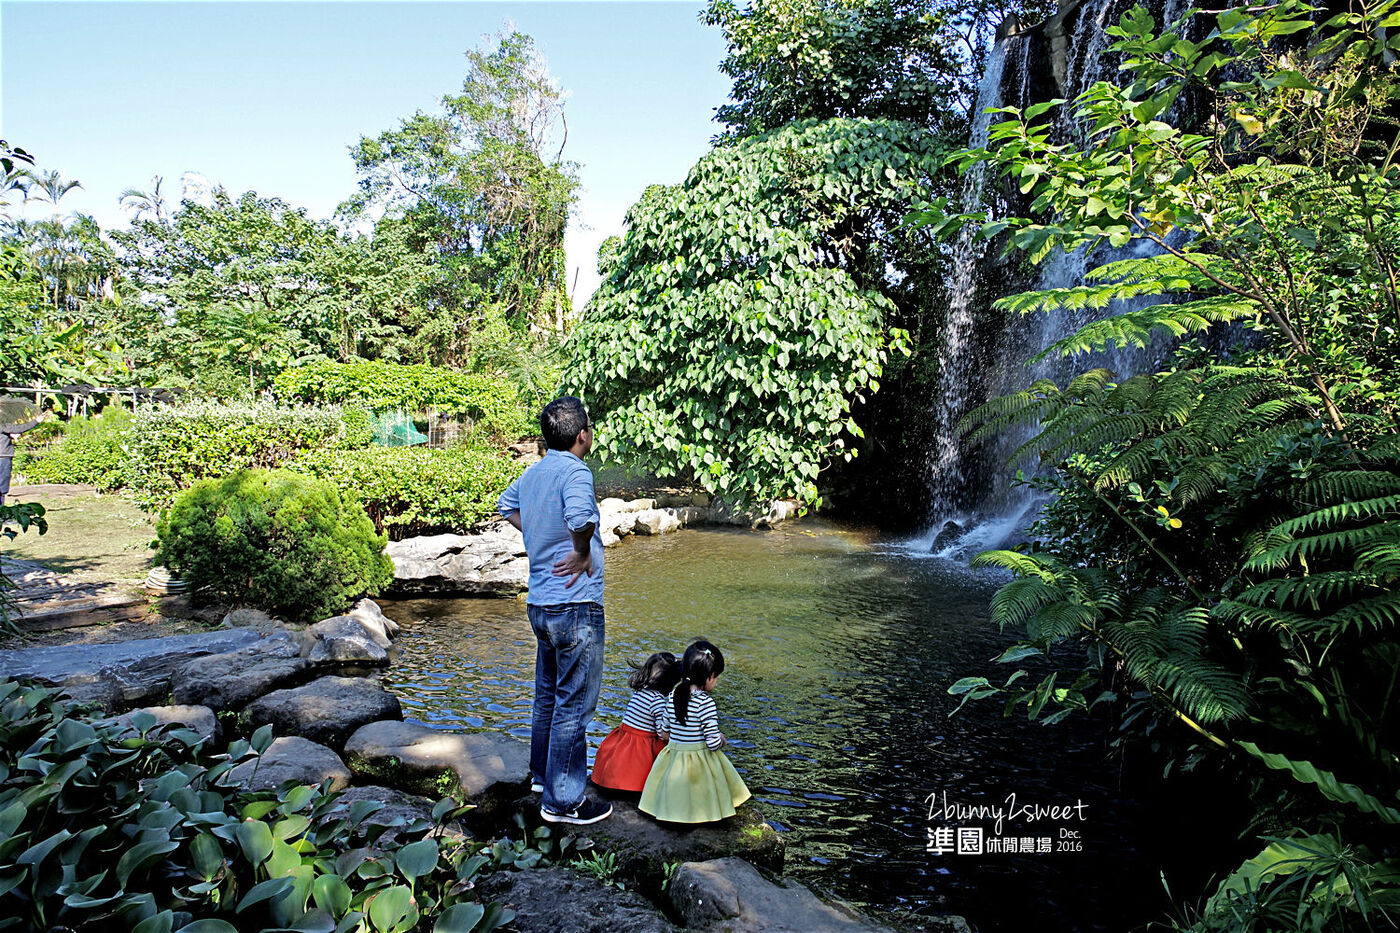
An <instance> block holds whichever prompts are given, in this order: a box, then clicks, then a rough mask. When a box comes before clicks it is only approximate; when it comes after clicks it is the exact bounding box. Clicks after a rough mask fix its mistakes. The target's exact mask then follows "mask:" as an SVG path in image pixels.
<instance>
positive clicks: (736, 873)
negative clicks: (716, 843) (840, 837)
mask: <svg viewBox="0 0 1400 933" xmlns="http://www.w3.org/2000/svg"><path fill="white" fill-rule="evenodd" d="M669 890H670V894H671V903H672V904H674V905H675V908H676V910H677V911H678V912H679V913H680V915H681V917H682V918H683V919H684V920H685V926H686V929H690V930H714V931H720V930H723V931H724V933H889V928H888V927H883V926H877V925H876V924H874V923H872V922H871V921H870V920H868V919H866V918H865V917H862V916H861V915H860V914H859V913H857V912H856V911H854V910H851V909H850V908H848V907H844V906H837V905H833V904H828V903H825V902H823V901H822V900H821V899H820V898H818V897H817V896H816V895H815V894H813V893H812V892H811V891H809V890H807V889H806V888H805V887H803V886H802V885H800V884H797V883H795V882H788V883H787V884H784V885H778V884H774V883H773V882H771V881H768V880H767V879H765V878H764V877H763V876H762V875H760V874H759V873H758V871H757V870H756V869H755V868H754V867H753V866H752V865H750V864H749V863H748V862H746V861H744V860H743V859H740V858H722V859H716V860H713V861H708V862H686V863H685V864H683V865H682V866H681V867H680V868H679V869H677V871H676V876H675V878H673V879H672V880H671V885H670V889H669Z"/></svg>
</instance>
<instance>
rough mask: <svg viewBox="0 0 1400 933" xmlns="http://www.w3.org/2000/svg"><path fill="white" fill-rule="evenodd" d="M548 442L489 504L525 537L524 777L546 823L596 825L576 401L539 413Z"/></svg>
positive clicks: (595, 536)
mask: <svg viewBox="0 0 1400 933" xmlns="http://www.w3.org/2000/svg"><path fill="white" fill-rule="evenodd" d="M540 426H541V428H543V430H544V439H545V444H546V445H547V446H548V447H549V450H548V452H547V453H546V454H545V456H544V459H543V460H541V461H539V462H538V463H536V464H534V465H532V466H531V467H530V468H529V469H527V470H526V471H525V473H524V474H523V475H522V476H521V477H520V478H519V479H517V480H516V481H515V482H513V483H511V484H510V487H509V488H508V489H507V490H506V491H505V492H504V493H502V494H501V498H500V501H499V502H498V503H497V507H498V508H499V509H500V511H501V515H503V516H504V517H505V519H506V521H508V522H510V523H511V524H512V525H514V526H515V527H516V528H519V529H520V531H521V533H522V534H523V535H524V537H525V553H526V554H528V555H529V557H530V594H529V597H528V599H527V600H526V612H527V613H528V614H529V617H530V625H531V627H532V628H534V630H535V706H534V712H533V714H532V716H531V722H530V773H531V777H532V778H533V779H534V781H535V783H536V784H538V785H540V787H541V789H542V790H543V793H544V798H543V803H542V804H541V806H540V816H541V817H543V818H544V819H545V820H547V821H549V822H551V823H580V824H586V823H596V822H598V821H599V820H602V819H606V818H607V817H608V816H609V815H610V814H611V813H612V806H611V805H609V804H607V803H605V802H601V801H597V800H591V799H589V798H588V797H587V796H586V795H585V793H584V790H585V787H586V786H587V783H588V732H587V730H588V723H589V722H590V721H591V720H592V719H593V712H594V710H595V709H596V708H597V706H598V688H599V687H600V685H601V684H602V680H603V539H602V536H601V535H600V534H599V531H598V520H599V516H598V500H597V497H596V496H595V495H594V492H593V472H592V471H591V470H589V469H588V465H587V464H585V463H584V462H583V459H582V458H583V457H585V456H587V455H588V452H589V451H590V450H592V449H593V424H592V422H590V421H589V420H588V413H587V412H586V411H585V410H584V407H583V403H582V402H580V401H579V400H578V399H576V398H574V397H572V396H564V397H563V398H557V399H555V400H554V401H552V402H550V403H549V404H548V405H546V406H545V407H544V411H542V412H540Z"/></svg>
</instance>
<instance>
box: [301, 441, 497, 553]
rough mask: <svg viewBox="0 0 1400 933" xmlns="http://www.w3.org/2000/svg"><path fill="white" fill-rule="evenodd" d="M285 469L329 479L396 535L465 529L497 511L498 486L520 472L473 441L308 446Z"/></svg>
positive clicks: (381, 528) (393, 536)
mask: <svg viewBox="0 0 1400 933" xmlns="http://www.w3.org/2000/svg"><path fill="white" fill-rule="evenodd" d="M287 468H288V469H289V470H296V471H297V472H300V473H307V474H310V475H312V476H317V477H320V478H322V479H324V480H326V481H328V482H330V483H333V484H334V485H335V486H336V487H337V488H339V489H340V491H341V492H342V493H344V494H345V497H346V498H347V499H353V500H354V501H356V502H359V503H360V504H361V505H362V506H363V507H364V510H365V512H366V513H367V514H368V515H369V517H370V518H371V519H373V521H374V524H375V527H377V528H379V529H380V530H382V531H388V532H389V535H390V537H392V538H395V539H396V540H397V539H399V538H405V537H408V536H410V535H417V534H427V533H433V532H446V531H453V532H459V533H460V532H464V531H466V530H467V529H469V528H470V527H471V526H472V525H474V524H476V523H477V522H479V521H481V520H482V519H483V518H486V517H487V516H489V515H491V514H492V513H494V512H495V511H496V500H497V499H498V498H499V497H500V494H501V492H502V491H503V490H504V489H505V488H506V487H507V486H509V485H510V483H511V480H513V479H515V478H516V477H517V476H519V475H520V473H521V470H522V467H521V465H520V463H519V462H518V461H516V460H512V459H511V458H510V456H508V455H507V454H505V453H503V452H501V451H496V450H490V449H483V448H479V447H454V448H450V449H448V450H429V449H427V448H422V447H371V448H369V449H368V450H354V451H346V450H325V451H314V452H311V453H308V454H304V455H303V456H301V457H299V458H297V459H296V460H294V461H293V462H291V463H289V464H288V465H287Z"/></svg>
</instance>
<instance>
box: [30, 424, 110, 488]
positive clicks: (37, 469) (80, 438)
mask: <svg viewBox="0 0 1400 933" xmlns="http://www.w3.org/2000/svg"><path fill="white" fill-rule="evenodd" d="M130 433H131V431H130V428H128V427H126V426H125V425H122V426H113V427H111V428H110V429H107V430H88V431H80V432H70V433H68V434H65V435H64V436H63V437H61V438H60V439H59V440H57V441H55V442H53V443H52V444H50V445H49V446H48V447H46V448H44V449H43V450H42V452H38V453H36V452H35V451H33V450H32V449H31V450H26V451H25V452H24V454H23V456H20V457H16V458H15V470H16V471H17V472H19V473H22V474H23V475H24V478H25V479H26V480H27V481H28V482H31V483H86V484H88V485H91V486H96V487H97V488H98V489H101V490H103V491H110V490H113V489H120V488H121V487H123V486H125V485H126V484H127V459H126V449H125V445H126V440H127V438H128V437H129V436H130Z"/></svg>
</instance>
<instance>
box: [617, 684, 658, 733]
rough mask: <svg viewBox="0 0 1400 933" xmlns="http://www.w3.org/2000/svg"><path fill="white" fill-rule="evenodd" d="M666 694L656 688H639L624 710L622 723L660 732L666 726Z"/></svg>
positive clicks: (635, 727)
mask: <svg viewBox="0 0 1400 933" xmlns="http://www.w3.org/2000/svg"><path fill="white" fill-rule="evenodd" d="M666 703H667V700H666V698H665V697H664V696H662V695H661V694H660V693H658V692H657V691H655V690H637V691H634V692H633V694H632V699H630V700H628V701H627V708H626V709H625V710H623V711H622V724H623V725H624V726H631V727H632V728H633V729H640V730H642V731H643V732H660V731H662V730H663V729H664V728H665V726H666Z"/></svg>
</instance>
